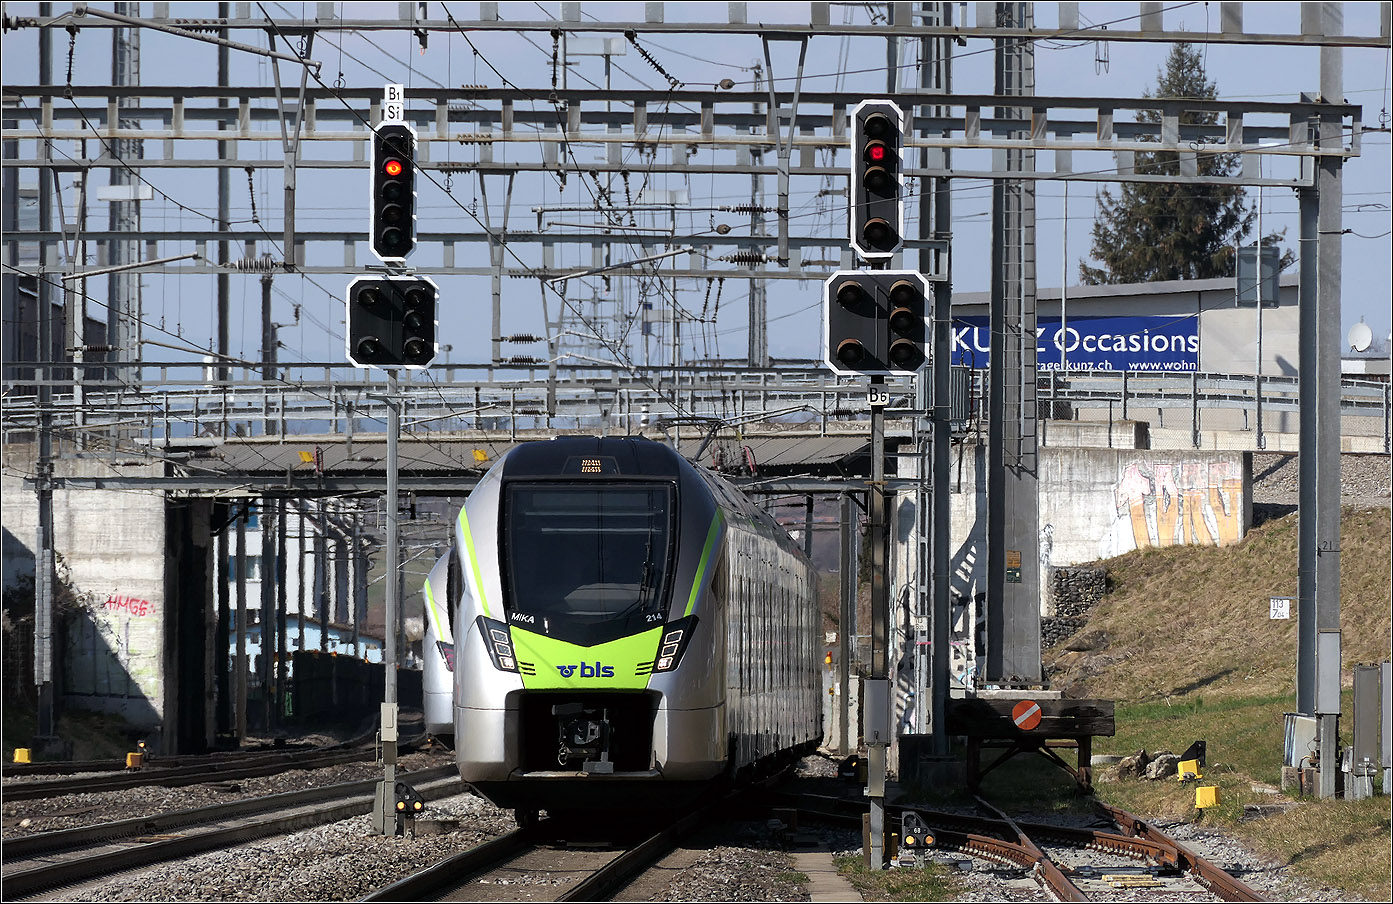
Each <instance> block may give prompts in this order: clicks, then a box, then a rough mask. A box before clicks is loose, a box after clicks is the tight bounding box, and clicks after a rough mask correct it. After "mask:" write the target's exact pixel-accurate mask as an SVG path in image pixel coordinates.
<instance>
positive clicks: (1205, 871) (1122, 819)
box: [1095, 801, 1263, 901]
mask: <svg viewBox="0 0 1393 904" xmlns="http://www.w3.org/2000/svg"><path fill="white" fill-rule="evenodd" d="M1095 805H1096V806H1097V807H1098V809H1099V810H1101V811H1102V812H1103V813H1104V814H1106V815H1107V816H1108V817H1109V818H1111V819H1112V820H1113V821H1114V822H1116V823H1117V824H1118V825H1119V826H1121V827H1122V830H1123V831H1125V832H1127V833H1129V834H1130V835H1133V836H1136V837H1138V838H1142V839H1145V840H1147V841H1151V842H1153V843H1155V844H1159V845H1161V846H1163V847H1167V848H1170V849H1171V850H1172V851H1174V854H1175V859H1176V862H1177V865H1178V866H1179V868H1180V869H1182V870H1184V871H1185V872H1187V873H1189V874H1190V876H1191V878H1193V879H1194V880H1195V881H1196V882H1198V883H1199V884H1200V885H1203V886H1204V887H1205V888H1207V889H1209V890H1210V891H1212V892H1214V894H1216V895H1218V896H1219V897H1220V898H1223V899H1224V900H1225V901H1261V900H1263V898H1262V897H1261V896H1260V895H1258V893H1257V892H1256V891H1254V890H1253V889H1252V888H1251V887H1249V886H1248V885H1247V884H1246V883H1244V882H1243V881H1242V880H1240V879H1239V878H1237V877H1236V876H1233V875H1231V874H1229V873H1228V872H1226V871H1224V870H1223V869H1221V868H1219V866H1217V865H1216V864H1214V863H1211V862H1210V861H1208V860H1206V859H1205V858H1203V857H1201V856H1200V855H1199V854H1196V853H1195V852H1194V851H1192V850H1190V849H1189V848H1188V847H1186V846H1185V845H1183V844H1181V843H1180V842H1178V841H1176V840H1175V839H1173V838H1171V837H1170V836H1169V835H1167V834H1165V833H1164V832H1162V831H1161V830H1160V829H1157V828H1156V827H1154V826H1152V825H1151V824H1149V823H1147V822H1146V821H1145V820H1143V819H1140V818H1139V817H1137V816H1134V815H1132V814H1131V813H1128V812H1127V811H1126V810H1121V809H1118V808H1117V807H1114V806H1111V805H1109V804H1105V803H1103V802H1102V801H1096V802H1095Z"/></svg>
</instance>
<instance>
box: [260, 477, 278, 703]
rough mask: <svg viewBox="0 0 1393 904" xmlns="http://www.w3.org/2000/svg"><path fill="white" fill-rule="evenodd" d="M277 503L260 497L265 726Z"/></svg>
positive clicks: (273, 622) (269, 683)
mask: <svg viewBox="0 0 1393 904" xmlns="http://www.w3.org/2000/svg"><path fill="white" fill-rule="evenodd" d="M275 510H276V509H275V503H274V502H273V501H272V500H271V497H269V496H262V497H261V517H260V518H259V519H258V520H259V522H260V524H261V601H260V606H261V608H260V612H259V613H258V616H259V620H260V622H261V668H260V669H258V674H257V677H258V678H260V679H261V718H262V720H263V724H264V725H265V728H264V729H263V731H265V730H266V729H269V728H270V727H271V708H272V701H271V688H272V686H273V683H272V680H271V676H272V669H271V663H272V662H274V659H273V657H274V656H275V652H276V632H275V626H276V584H277V581H276V534H275V528H274V522H275V515H274V512H275Z"/></svg>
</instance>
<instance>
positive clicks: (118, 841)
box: [4, 766, 465, 900]
mask: <svg viewBox="0 0 1393 904" xmlns="http://www.w3.org/2000/svg"><path fill="white" fill-rule="evenodd" d="M403 777H405V778H409V779H410V780H411V781H412V782H413V784H415V785H416V787H417V789H418V790H420V791H421V792H422V793H424V794H426V795H427V796H428V797H430V796H441V797H443V796H448V795H452V794H459V793H462V792H463V791H464V790H465V788H464V785H463V783H462V782H461V781H459V779H458V775H457V770H456V768H455V767H454V766H441V767H438V768H435V769H427V770H422V771H420V772H414V773H406V774H405V775H404V776H403ZM376 783H377V780H376V779H371V780H367V781H359V782H346V783H343V784H339V785H331V786H326V787H323V788H314V789H309V790H306V791H297V792H291V793H289V794H277V795H271V796H268V797H262V798H254V799H251V800H243V801H233V802H230V803H227V804H219V805H217V806H212V807H200V808H197V809H194V810H183V811H180V812H176V813H169V814H164V815H161V816H155V817H140V818H137V819H128V820H121V821H118V822H112V823H105V824H101V825H96V826H87V827H83V828H80V829H67V830H62V831H56V832H43V833H39V834H35V835H30V836H27V837H23V838H17V839H14V840H13V841H7V842H6V844H5V846H4V864H5V868H4V876H5V898H6V900H14V899H16V898H21V897H26V896H32V895H37V894H41V893H44V892H48V891H53V890H55V889H62V888H64V887H67V886H72V885H74V884H77V883H83V882H90V881H93V880H95V879H100V878H104V877H108V876H111V875H114V874H116V873H120V872H125V871H128V870H133V869H140V868H142V867H146V866H150V865H152V864H155V863H159V862H161V861H166V860H174V859H179V858H184V857H189V856H192V855H194V854H198V853H202V852H204V851H210V850H215V849H219V848H225V847H231V846H233V845H237V844H242V843H245V842H248V841H252V840H255V839H257V838H264V837H267V836H272V835H282V834H286V833H289V832H293V831H298V830H300V829H305V828H309V827H311V826H317V825H322V824H324V823H329V822H337V821H339V820H342V819H349V818H351V817H354V816H359V815H362V814H365V813H369V812H371V810H372V806H373V792H374V788H375V786H376Z"/></svg>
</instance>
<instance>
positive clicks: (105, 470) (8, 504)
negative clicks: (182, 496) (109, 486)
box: [3, 446, 169, 728]
mask: <svg viewBox="0 0 1393 904" xmlns="http://www.w3.org/2000/svg"><path fill="white" fill-rule="evenodd" d="M24 452H25V450H23V449H22V448H20V447H15V446H9V447H7V449H6V453H5V457H6V461H5V466H6V467H5V470H6V473H5V474H4V477H3V504H4V509H5V531H6V533H7V535H8V536H7V537H6V540H7V543H6V547H7V549H6V553H7V559H8V561H7V562H6V565H5V577H6V580H7V581H11V580H13V578H14V577H15V576H17V575H18V574H21V573H24V572H26V571H27V573H28V574H30V575H32V574H33V572H34V546H35V543H36V540H35V533H36V530H37V525H38V499H37V496H36V494H35V492H34V490H33V489H32V488H31V487H26V486H24V483H23V478H22V477H21V476H19V475H22V474H26V473H32V471H33V469H32V467H31V466H27V465H26V462H25V461H24V460H22V459H23V456H24ZM111 468H112V464H111V463H110V462H109V461H102V462H93V461H90V460H81V459H78V460H73V459H64V460H59V461H57V462H55V474H56V476H80V475H84V474H91V473H97V472H98V469H99V472H100V473H102V474H110V473H111ZM121 473H122V474H125V475H130V476H159V475H160V474H162V473H163V471H162V466H160V465H155V466H151V465H148V464H139V465H130V466H121ZM53 522H54V523H53V533H54V549H55V550H56V552H57V554H58V556H59V572H60V576H62V577H64V578H65V579H66V581H67V582H68V584H69V585H70V586H71V588H72V590H73V591H74V594H75V596H74V599H73V600H72V602H71V608H69V609H68V610H67V611H66V613H65V615H66V618H65V622H66V624H67V627H68V630H67V632H66V635H65V636H60V637H59V638H57V647H58V650H59V657H60V662H61V663H62V669H63V674H62V675H61V676H55V677H58V678H59V680H60V681H61V686H62V687H63V688H64V690H65V691H66V693H65V695H64V696H65V698H66V699H67V700H68V701H69V702H72V703H74V704H76V705H78V706H79V707H81V708H83V709H93V710H98V711H102V712H113V713H118V714H120V715H121V716H122V717H124V718H126V719H127V720H129V721H130V722H132V723H133V724H135V725H140V726H147V727H150V728H155V727H157V726H159V725H160V724H161V723H162V721H163V713H164V711H165V708H166V704H167V702H169V701H167V700H166V686H165V685H166V682H165V649H166V636H165V634H166V632H165V620H166V607H167V605H168V599H167V594H166V573H165V539H166V537H165V531H166V526H165V525H166V511H165V498H164V494H163V493H153V492H152V493H128V492H118V491H110V490H75V491H61V490H60V491H58V492H55V493H54V494H53ZM11 552H13V553H14V555H13V556H11V555H10V553H11ZM11 677H12V679H13V680H24V681H32V680H33V676H32V675H23V676H19V675H16V676H11Z"/></svg>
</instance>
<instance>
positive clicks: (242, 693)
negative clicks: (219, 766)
mask: <svg viewBox="0 0 1393 904" xmlns="http://www.w3.org/2000/svg"><path fill="white" fill-rule="evenodd" d="M248 504H249V503H245V502H244V503H243V508H242V511H241V513H240V514H239V515H238V516H237V626H236V628H235V631H236V641H237V654H236V658H235V660H234V663H235V664H234V666H233V674H234V676H235V680H236V698H235V703H234V707H235V711H236V714H237V720H236V722H235V731H236V733H237V743H238V744H239V745H240V744H241V743H242V741H243V739H245V738H246V736H247V510H246V506H247V505H248Z"/></svg>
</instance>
